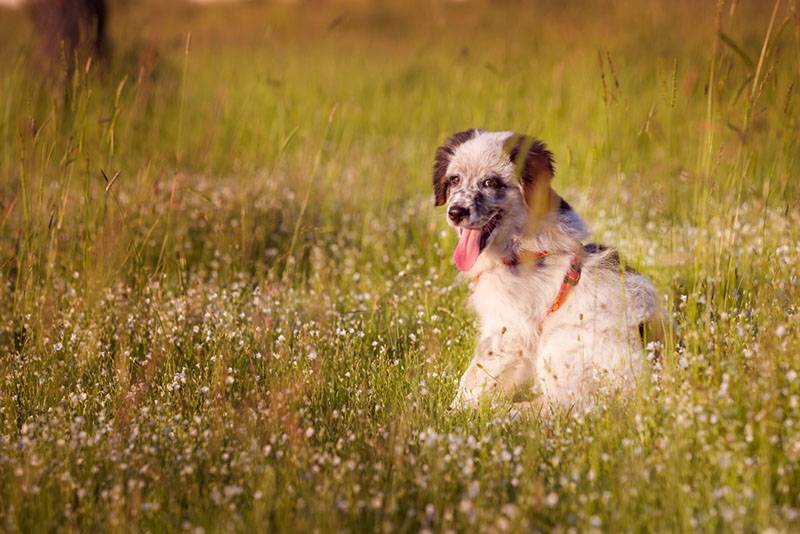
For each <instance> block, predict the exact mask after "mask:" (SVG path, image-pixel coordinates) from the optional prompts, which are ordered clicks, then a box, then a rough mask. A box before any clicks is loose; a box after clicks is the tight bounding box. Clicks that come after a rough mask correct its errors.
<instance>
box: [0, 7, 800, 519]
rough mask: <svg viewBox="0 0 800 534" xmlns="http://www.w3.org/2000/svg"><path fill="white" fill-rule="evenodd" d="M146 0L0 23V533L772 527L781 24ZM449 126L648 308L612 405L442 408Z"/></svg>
mask: <svg viewBox="0 0 800 534" xmlns="http://www.w3.org/2000/svg"><path fill="white" fill-rule="evenodd" d="M162 4H163V3H156V2H143V3H138V2H137V3H132V2H131V3H125V2H119V3H117V4H114V11H113V15H114V16H113V19H112V27H111V35H112V36H113V39H114V51H113V56H112V60H111V61H110V62H109V63H107V64H105V65H101V64H99V63H97V62H95V63H93V64H92V65H90V66H88V67H87V66H86V65H84V64H82V65H80V66H79V68H77V69H75V71H74V74H73V75H72V76H71V77H69V79H68V80H66V81H62V82H58V81H47V80H46V79H45V78H44V77H43V75H42V73H41V71H40V70H38V69H37V68H36V67H35V49H34V47H33V45H32V41H31V34H32V31H31V29H30V28H29V27H28V25H27V23H26V21H25V20H24V18H23V16H22V15H21V14H19V13H12V12H8V13H7V12H3V13H2V14H1V15H2V16H1V17H0V36H1V37H0V65H2V68H0V380H2V386H1V387H0V530H4V531H11V532H13V531H41V530H65V531H76V530H83V531H95V530H112V531H128V530H130V531H141V530H150V531H178V530H194V529H205V530H206V531H227V530H251V529H253V530H254V529H259V530H268V531H298V530H319V531H342V530H344V531H364V530H382V531H394V530H400V531H419V530H434V531H448V530H459V531H462V530H473V529H478V530H480V531H504V530H538V531H557V532H564V531H575V530H577V531H589V530H604V531H610V532H617V531H698V530H699V531H715V532H716V531H728V530H731V531H765V530H766V529H770V528H771V529H774V530H773V531H791V530H797V529H798V528H800V496H799V494H798V492H797V488H798V487H800V467H798V466H799V465H800V464H798V460H800V377H798V371H800V350H799V349H800V327H798V320H797V319H798V313H800V309H799V306H800V279H799V278H798V266H799V265H800V245H798V243H800V211H799V210H798V207H797V200H798V198H800V186H798V174H799V171H800V141H799V140H800V135H798V133H800V132H799V131H798V117H800V112H799V110H800V107H799V106H800V104H798V100H800V99H799V98H798V96H797V93H798V91H799V90H800V61H799V60H798V58H800V18H798V17H800V14H798V5H797V4H796V2H794V1H792V0H789V1H787V2H782V3H779V5H777V6H776V7H775V10H774V14H773V6H774V4H770V5H764V6H760V5H758V4H759V3H756V2H738V3H733V4H731V3H725V2H721V3H720V4H719V5H713V4H712V3H707V4H703V5H699V4H698V3H696V2H677V3H675V2H671V3H660V2H632V1H630V2H615V3H603V4H600V5H590V4H589V3H584V2H572V3H569V5H561V3H557V2H539V3H536V4H529V3H525V2H502V3H497V4H492V5H489V4H483V3H480V2H469V3H464V4H458V3H453V4H451V3H440V2H415V3H413V4H408V3H400V2H396V3H391V2H390V3H386V4H381V5H380V6H370V5H366V4H361V3H348V4H342V5H340V6H335V5H324V6H323V5H317V4H308V5H306V4H300V5H283V4H276V5H272V4H264V3H261V2H251V3H245V4H237V5H229V6H211V7H203V8H199V7H191V6H189V5H184V4H181V3H178V2H175V3H168V4H167V5H162ZM471 126H481V127H485V128H489V129H513V130H517V131H521V132H527V133H532V134H535V135H537V136H539V137H541V138H542V139H544V140H545V141H546V142H547V143H548V144H549V145H550V147H551V148H552V149H553V151H554V153H555V155H556V160H557V164H558V168H557V178H556V182H555V185H556V188H557V189H558V190H559V192H561V193H562V194H563V195H564V196H565V197H566V198H567V199H569V201H570V202H571V203H572V204H573V205H574V206H575V207H576V209H577V210H578V211H579V212H580V213H582V214H583V215H584V217H585V218H586V219H587V220H588V222H589V223H590V225H591V226H592V228H593V229H594V238H595V240H597V241H600V242H604V243H607V244H610V245H614V246H616V247H618V248H619V249H620V250H621V251H622V253H623V255H624V256H625V257H626V258H627V259H629V260H630V261H631V262H632V263H634V264H635V265H637V266H638V268H639V269H640V270H642V271H644V272H645V273H647V274H648V275H649V276H650V277H651V278H652V279H653V280H654V282H655V283H656V285H657V287H658V288H659V290H660V292H661V293H662V294H663V296H664V302H665V307H666V308H667V309H668V310H669V311H670V313H671V315H672V317H673V319H674V321H675V324H676V325H677V335H676V337H677V339H678V341H679V342H678V343H673V344H670V346H669V348H668V350H667V352H666V354H664V356H663V358H662V359H661V360H654V361H653V362H652V370H653V372H652V376H651V377H650V379H649V380H647V381H646V382H647V383H646V384H642V387H641V388H640V389H641V391H640V393H639V394H638V395H637V396H636V397H635V398H633V399H629V400H627V401H626V400H623V399H617V398H613V397H609V398H601V399H598V403H597V408H596V409H595V410H593V411H591V412H590V413H587V414H578V413H570V412H564V413H559V414H556V415H555V416H554V417H552V418H550V419H542V420H537V419H533V420H524V421H520V420H514V419H512V418H510V417H509V416H508V414H507V413H506V411H505V410H504V409H502V408H498V409H494V410H490V409H488V408H484V409H482V410H479V411H476V412H464V413H451V412H448V411H447V406H448V405H449V403H450V400H451V399H452V397H453V394H454V392H455V386H456V382H457V380H458V378H459V376H460V373H461V371H462V370H463V369H464V367H465V365H466V362H467V360H468V358H469V356H470V351H471V350H472V347H473V343H474V333H475V331H474V326H473V318H472V317H471V316H470V314H469V312H468V310H467V309H466V307H465V299H466V292H467V290H466V288H465V287H464V285H463V284H462V283H460V282H459V281H458V280H457V277H456V276H455V269H454V268H453V267H452V265H451V264H450V263H449V256H450V254H451V251H452V248H453V246H454V244H455V243H454V238H453V236H451V235H450V234H449V233H448V232H447V231H446V228H445V225H444V221H443V217H442V214H441V213H440V212H439V211H437V210H435V209H434V208H433V206H432V204H433V203H432V192H431V190H430V183H429V182H430V172H431V166H432V158H433V152H434V149H435V147H436V146H437V144H438V143H439V142H441V140H442V139H443V138H444V137H445V135H446V134H449V133H451V132H452V131H456V130H459V129H463V128H466V127H471Z"/></svg>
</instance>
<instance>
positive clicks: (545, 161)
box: [503, 133, 557, 214]
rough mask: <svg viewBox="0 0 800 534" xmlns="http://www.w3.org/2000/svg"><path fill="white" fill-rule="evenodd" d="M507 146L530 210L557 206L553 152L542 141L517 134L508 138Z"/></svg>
mask: <svg viewBox="0 0 800 534" xmlns="http://www.w3.org/2000/svg"><path fill="white" fill-rule="evenodd" d="M503 148H504V149H505V151H506V153H507V154H508V157H509V158H510V159H511V163H513V164H514V168H515V171H516V174H517V180H519V183H520V184H521V185H522V190H523V192H524V194H525V202H526V203H527V204H528V207H529V209H530V210H531V211H533V212H534V213H537V214H544V213H545V212H547V211H549V210H551V209H553V208H554V207H555V206H554V204H553V202H554V200H555V199H554V197H557V196H556V195H555V193H554V192H553V191H552V189H551V188H550V184H551V182H552V181H553V175H554V174H555V165H554V163H553V153H552V152H550V150H548V148H547V147H546V146H545V144H544V143H543V142H541V141H540V140H538V139H535V138H533V137H529V136H527V135H522V134H516V133H515V134H513V135H512V136H511V137H509V138H508V139H506V141H505V143H504V144H503Z"/></svg>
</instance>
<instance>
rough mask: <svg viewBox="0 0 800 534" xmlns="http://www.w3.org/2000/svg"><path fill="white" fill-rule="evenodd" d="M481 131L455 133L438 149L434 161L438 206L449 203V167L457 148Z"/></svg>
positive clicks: (434, 187)
mask: <svg viewBox="0 0 800 534" xmlns="http://www.w3.org/2000/svg"><path fill="white" fill-rule="evenodd" d="M480 132H481V130H477V129H474V128H473V129H471V130H464V131H463V132H458V133H454V134H453V135H451V136H450V137H448V138H447V140H446V141H445V142H444V144H442V146H440V147H439V148H437V149H436V158H435V159H434V161H433V195H434V202H435V205H436V206H441V205H442V204H444V203H445V202H447V177H446V176H445V173H446V172H447V166H448V165H450V158H452V157H453V154H454V153H455V151H456V148H458V146H459V145H460V144H462V143H464V142H465V141H469V140H470V139H472V138H473V137H475V136H476V135H478V134H479V133H480Z"/></svg>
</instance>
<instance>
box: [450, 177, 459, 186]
mask: <svg viewBox="0 0 800 534" xmlns="http://www.w3.org/2000/svg"><path fill="white" fill-rule="evenodd" d="M460 183H461V177H460V176H458V175H455V176H451V177H450V187H454V186H457V185H458V184H460Z"/></svg>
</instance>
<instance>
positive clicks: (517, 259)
mask: <svg viewBox="0 0 800 534" xmlns="http://www.w3.org/2000/svg"><path fill="white" fill-rule="evenodd" d="M549 255H550V253H549V252H548V251H546V250H520V251H518V252H516V253H515V254H514V255H513V256H511V257H510V258H503V259H502V260H501V261H502V262H503V265H505V266H507V267H514V266H516V265H519V264H520V263H522V262H525V261H539V260H540V259H542V258H544V257H546V256H549ZM582 268H583V260H582V258H581V256H580V254H575V255H574V256H572V260H570V262H569V269H567V272H566V274H564V280H563V281H562V282H561V287H559V288H558V294H557V295H556V299H555V300H554V301H553V304H551V305H550V308H549V309H548V310H547V315H545V319H547V318H548V317H549V316H550V315H552V314H554V313H555V312H557V311H558V310H559V308H561V306H563V305H564V303H565V302H566V301H567V297H569V294H570V292H571V291H572V288H573V287H575V286H576V285H578V282H580V280H581V270H582ZM482 274H483V273H478V275H477V276H476V277H475V283H476V284H477V283H478V282H479V281H480V279H481V275H482ZM540 327H541V326H540Z"/></svg>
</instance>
